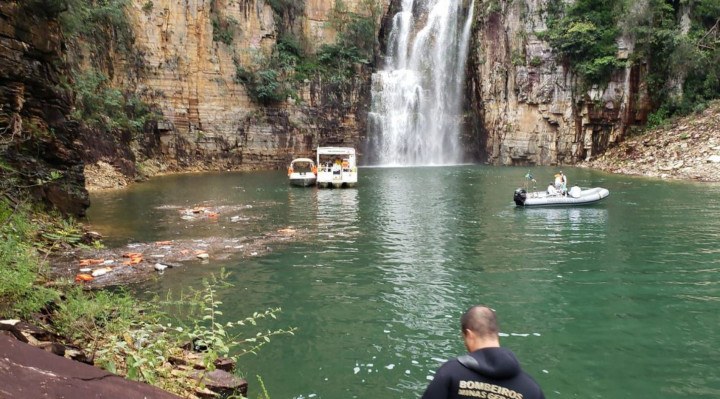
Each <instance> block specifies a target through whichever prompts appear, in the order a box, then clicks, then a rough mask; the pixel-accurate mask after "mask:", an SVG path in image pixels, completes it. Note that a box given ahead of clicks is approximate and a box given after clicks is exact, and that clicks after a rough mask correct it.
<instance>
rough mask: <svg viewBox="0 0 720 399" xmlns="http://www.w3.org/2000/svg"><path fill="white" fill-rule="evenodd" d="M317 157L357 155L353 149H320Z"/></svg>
mask: <svg viewBox="0 0 720 399" xmlns="http://www.w3.org/2000/svg"><path fill="white" fill-rule="evenodd" d="M317 155H318V156H320V155H355V149H354V148H351V147H318V149H317Z"/></svg>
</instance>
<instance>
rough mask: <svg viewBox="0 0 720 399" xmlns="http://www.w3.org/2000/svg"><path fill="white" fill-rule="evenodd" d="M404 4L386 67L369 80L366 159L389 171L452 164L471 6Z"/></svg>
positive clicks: (456, 155)
mask: <svg viewBox="0 0 720 399" xmlns="http://www.w3.org/2000/svg"><path fill="white" fill-rule="evenodd" d="M463 3H464V2H463V1H458V0H402V10H401V11H400V12H399V13H397V14H396V15H395V16H394V17H393V21H392V30H391V31H390V35H389V36H388V47H387V49H388V50H387V55H386V59H385V67H384V69H383V70H382V71H379V72H377V73H375V74H373V77H372V105H371V110H370V114H369V116H368V118H369V120H368V122H369V123H368V125H369V128H370V135H369V138H370V140H369V144H370V146H369V147H370V151H369V154H368V155H369V156H368V158H369V159H370V160H371V162H372V163H375V164H378V165H384V166H405V165H443V164H455V163H458V162H460V160H461V159H462V151H461V149H460V145H459V137H458V136H459V131H460V116H461V115H460V113H461V107H462V100H461V98H462V94H461V93H462V86H463V82H464V75H465V61H466V59H467V52H468V44H469V41H470V27H471V25H472V18H473V8H474V1H473V0H470V7H469V10H467V15H465V10H464V9H463Z"/></svg>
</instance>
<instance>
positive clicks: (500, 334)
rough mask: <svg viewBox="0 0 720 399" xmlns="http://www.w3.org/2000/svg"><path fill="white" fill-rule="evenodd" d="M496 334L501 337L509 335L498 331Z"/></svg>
mask: <svg viewBox="0 0 720 399" xmlns="http://www.w3.org/2000/svg"><path fill="white" fill-rule="evenodd" d="M498 335H499V336H501V337H509V335H507V333H498Z"/></svg>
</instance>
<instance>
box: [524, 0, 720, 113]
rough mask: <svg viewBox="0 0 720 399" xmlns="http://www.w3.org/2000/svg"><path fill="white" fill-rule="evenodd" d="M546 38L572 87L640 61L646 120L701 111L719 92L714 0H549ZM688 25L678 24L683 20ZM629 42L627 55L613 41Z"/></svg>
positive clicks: (718, 21) (719, 4)
mask: <svg viewBox="0 0 720 399" xmlns="http://www.w3.org/2000/svg"><path fill="white" fill-rule="evenodd" d="M546 15H547V22H548V31H547V32H543V33H540V34H539V35H538V36H539V37H541V38H543V39H546V40H548V42H549V43H550V44H551V46H552V47H553V48H554V49H555V50H556V51H557V52H558V54H559V55H560V56H561V57H562V60H563V62H565V63H566V65H568V67H569V69H570V70H571V71H572V72H573V73H574V74H576V76H577V77H578V78H579V80H580V83H581V86H580V91H581V92H582V91H585V90H587V89H588V88H589V87H590V86H592V85H600V86H602V85H604V84H606V83H607V82H608V80H609V79H610V77H611V76H612V74H613V73H614V72H615V71H617V70H618V69H619V68H623V67H625V66H626V62H629V63H631V64H633V65H638V66H643V68H644V66H645V65H647V87H648V92H649V95H650V98H651V101H652V102H653V108H654V109H656V111H655V113H654V114H652V115H650V117H649V118H648V123H649V125H651V126H656V125H658V124H661V123H662V122H663V121H664V120H665V119H667V118H669V117H672V116H674V115H684V114H687V113H689V112H693V111H697V110H700V109H704V108H705V107H706V106H707V103H708V102H709V101H710V100H712V99H715V98H718V97H720V35H719V33H718V30H719V29H720V0H692V1H672V2H670V1H666V0H649V1H648V2H647V3H643V5H642V6H638V5H637V4H636V2H632V1H626V0H612V1H600V0H578V1H575V2H571V3H565V2H563V1H560V0H553V1H551V2H550V3H548V6H547V9H546ZM684 18H687V19H686V20H688V21H689V25H686V26H683V24H684V22H683V19H684ZM622 35H624V36H626V37H628V38H630V39H631V40H634V42H635V49H634V53H633V54H632V56H631V58H630V59H629V60H627V61H625V60H620V59H618V57H617V52H618V47H617V40H618V39H619V38H620V37H621V36H622Z"/></svg>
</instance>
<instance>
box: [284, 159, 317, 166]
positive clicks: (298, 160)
mask: <svg viewBox="0 0 720 399" xmlns="http://www.w3.org/2000/svg"><path fill="white" fill-rule="evenodd" d="M296 163H309V164H313V165H314V164H315V161H313V160H312V159H310V158H295V159H293V160H292V162H290V165H293V164H296Z"/></svg>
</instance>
